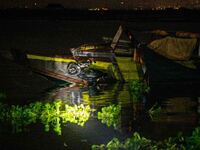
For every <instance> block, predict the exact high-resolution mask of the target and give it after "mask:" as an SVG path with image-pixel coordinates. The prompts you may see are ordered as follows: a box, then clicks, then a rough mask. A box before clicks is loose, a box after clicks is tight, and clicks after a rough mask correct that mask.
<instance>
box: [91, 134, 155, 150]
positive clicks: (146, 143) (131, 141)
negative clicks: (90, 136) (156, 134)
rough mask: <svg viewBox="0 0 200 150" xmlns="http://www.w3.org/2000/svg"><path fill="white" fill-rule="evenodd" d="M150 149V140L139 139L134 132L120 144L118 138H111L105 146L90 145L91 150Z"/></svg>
mask: <svg viewBox="0 0 200 150" xmlns="http://www.w3.org/2000/svg"><path fill="white" fill-rule="evenodd" d="M150 148H153V147H151V140H149V139H146V138H144V137H141V136H140V135H139V133H137V132H135V133H134V134H133V136H132V137H130V138H127V139H126V140H125V141H124V142H120V140H119V139H118V138H113V139H112V140H111V141H109V142H108V143H107V144H106V145H104V144H101V145H92V150H146V149H150Z"/></svg>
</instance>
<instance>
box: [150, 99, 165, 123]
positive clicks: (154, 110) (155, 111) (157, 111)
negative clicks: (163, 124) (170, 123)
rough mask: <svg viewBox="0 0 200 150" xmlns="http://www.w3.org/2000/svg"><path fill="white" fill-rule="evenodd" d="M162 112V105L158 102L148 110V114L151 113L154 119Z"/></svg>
mask: <svg viewBox="0 0 200 150" xmlns="http://www.w3.org/2000/svg"><path fill="white" fill-rule="evenodd" d="M161 113H162V109H161V106H158V104H157V103H156V104H154V105H153V106H152V107H151V108H150V109H149V111H148V114H149V116H150V117H151V119H152V120H154V119H155V118H157V117H159V116H160V114H161Z"/></svg>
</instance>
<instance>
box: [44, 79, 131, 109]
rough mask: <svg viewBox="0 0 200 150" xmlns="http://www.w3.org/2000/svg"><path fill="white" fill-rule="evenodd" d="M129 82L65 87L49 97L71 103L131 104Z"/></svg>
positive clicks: (97, 104) (99, 104)
mask: <svg viewBox="0 0 200 150" xmlns="http://www.w3.org/2000/svg"><path fill="white" fill-rule="evenodd" d="M129 91H130V90H129V85H128V84H120V83H116V84H111V85H108V84H101V85H96V86H89V87H78V86H75V87H63V88H58V89H55V90H53V91H51V92H50V93H49V94H48V96H47V99H49V100H53V99H62V100H64V101H66V102H67V103H71V104H82V103H83V104H87V105H95V106H106V105H109V104H113V103H115V104H120V105H129V104H130V103H132V96H131V94H130V92H129Z"/></svg>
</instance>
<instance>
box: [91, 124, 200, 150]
mask: <svg viewBox="0 0 200 150" xmlns="http://www.w3.org/2000/svg"><path fill="white" fill-rule="evenodd" d="M199 149H200V127H197V128H195V129H194V131H193V132H192V135H191V136H186V137H184V136H183V135H182V134H181V133H179V134H178V135H177V136H176V137H169V138H168V139H166V140H163V141H154V140H150V139H146V138H145V137H141V136H140V135H139V133H137V132H135V133H134V134H133V136H132V137H130V138H127V139H126V140H125V141H124V142H120V140H119V139H118V138H113V139H112V140H111V141H109V142H108V143H107V144H106V145H105V144H101V145H92V150H199Z"/></svg>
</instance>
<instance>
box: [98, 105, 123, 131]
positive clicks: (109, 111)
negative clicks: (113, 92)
mask: <svg viewBox="0 0 200 150" xmlns="http://www.w3.org/2000/svg"><path fill="white" fill-rule="evenodd" d="M120 112H121V106H119V105H110V106H107V107H103V108H102V109H101V111H100V112H98V119H99V120H101V122H102V123H104V124H106V125H107V126H108V127H110V126H113V127H114V128H115V129H117V126H118V125H119V123H120V118H119V117H120Z"/></svg>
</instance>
